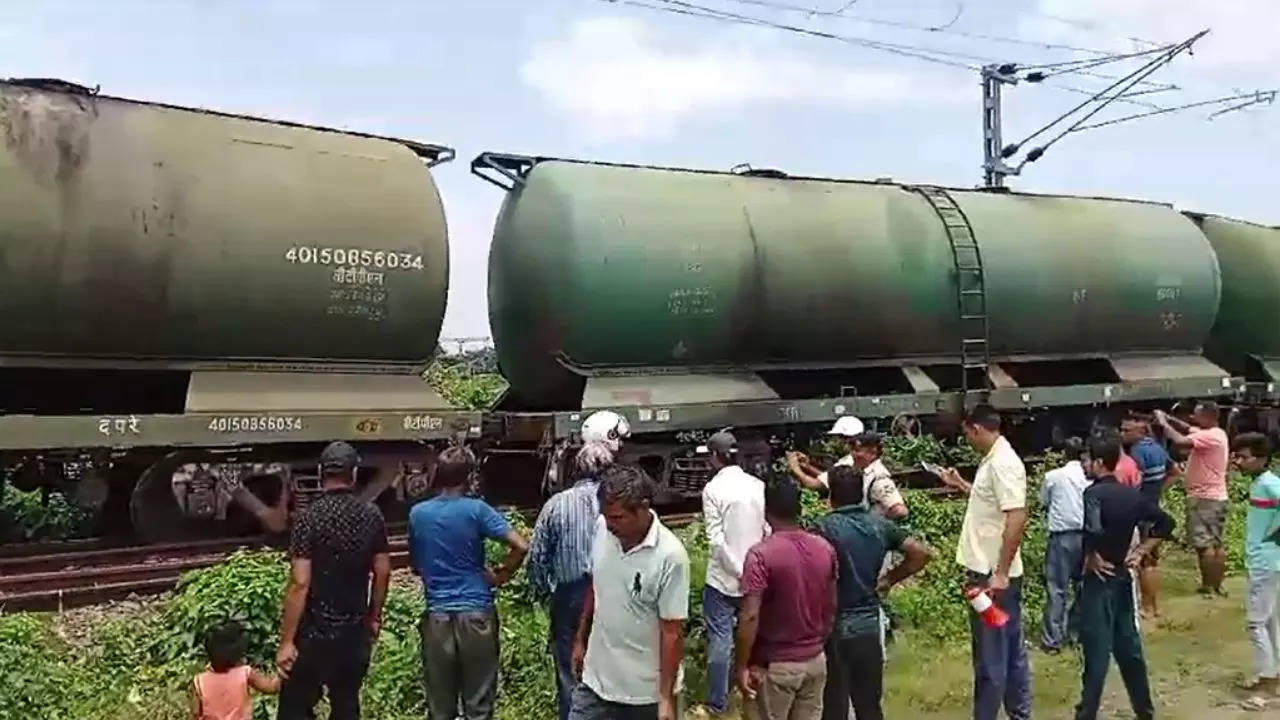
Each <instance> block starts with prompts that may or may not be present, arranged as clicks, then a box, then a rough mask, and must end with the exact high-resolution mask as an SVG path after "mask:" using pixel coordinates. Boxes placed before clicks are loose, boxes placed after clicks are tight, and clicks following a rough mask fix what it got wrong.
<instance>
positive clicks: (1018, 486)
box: [940, 405, 1031, 720]
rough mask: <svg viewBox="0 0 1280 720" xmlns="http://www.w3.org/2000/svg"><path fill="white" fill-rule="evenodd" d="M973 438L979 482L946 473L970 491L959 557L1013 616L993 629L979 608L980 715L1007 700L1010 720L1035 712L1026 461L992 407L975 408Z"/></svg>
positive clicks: (973, 626) (991, 713)
mask: <svg viewBox="0 0 1280 720" xmlns="http://www.w3.org/2000/svg"><path fill="white" fill-rule="evenodd" d="M962 425H963V429H964V435H965V439H967V440H968V441H969V444H970V445H972V446H973V448H974V449H975V450H977V451H978V452H980V453H982V455H983V458H982V462H981V463H980V464H979V465H978V470H977V473H976V474H975V475H974V478H973V483H972V484H970V483H969V482H967V481H965V479H964V478H962V477H960V473H959V472H957V471H956V469H955V468H947V469H946V470H944V471H943V472H942V474H941V475H940V477H941V479H942V481H943V482H944V483H946V484H947V485H949V486H951V487H953V488H955V489H957V490H960V491H961V492H964V493H965V494H967V495H968V496H969V505H968V507H967V509H966V510H965V514H964V524H963V525H962V526H961V528H960V542H959V544H958V546H957V548H956V562H957V563H959V564H960V565H961V566H962V567H963V568H964V569H965V574H966V583H967V584H969V585H976V586H980V587H984V588H986V589H987V590H988V592H990V593H991V595H992V596H993V599H994V600H995V601H996V602H997V603H998V604H999V605H1000V607H1001V608H1002V609H1003V610H1004V611H1005V612H1006V613H1008V614H1009V622H1008V623H1006V624H1005V625H1003V626H1001V627H998V628H993V627H989V626H987V625H986V624H985V623H983V622H982V620H980V619H979V618H978V616H977V615H976V614H973V613H971V614H970V617H969V628H970V632H971V637H972V642H973V689H974V696H973V717H974V720H995V718H996V715H997V714H998V713H999V712H1000V707H1001V705H1003V706H1004V709H1005V713H1007V714H1008V717H1009V720H1027V719H1028V718H1030V717H1031V666H1030V663H1029V662H1028V660H1027V649H1026V647H1025V645H1024V644H1023V636H1022V555H1021V553H1020V550H1019V547H1020V546H1021V544H1022V533H1023V530H1024V529H1025V528H1026V526H1027V472H1026V468H1024V467H1023V465H1022V459H1021V458H1019V457H1018V454H1017V453H1016V452H1015V451H1014V449H1013V446H1012V445H1010V444H1009V441H1008V440H1007V439H1006V438H1005V437H1004V436H1003V435H1001V434H1000V415H999V414H997V413H996V411H995V410H994V409H993V408H991V407H990V406H988V405H979V406H977V407H975V408H974V409H973V410H972V411H970V413H969V415H968V417H966V418H965V420H964V422H963V424H962Z"/></svg>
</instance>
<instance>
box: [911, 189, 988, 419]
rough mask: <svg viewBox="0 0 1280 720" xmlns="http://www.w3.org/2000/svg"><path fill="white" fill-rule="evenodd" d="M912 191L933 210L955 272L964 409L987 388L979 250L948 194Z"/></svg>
mask: <svg viewBox="0 0 1280 720" xmlns="http://www.w3.org/2000/svg"><path fill="white" fill-rule="evenodd" d="M915 189H916V191H917V192H919V193H920V194H921V195H923V196H924V197H925V199H926V200H928V201H929V204H930V205H932V206H933V210H934V212H936V213H937V214H938V217H939V219H941V220H942V227H943V228H944V229H945V230H946V232H947V241H948V242H949V243H950V245H951V259H952V261H953V262H954V263H955V268H956V305H957V309H958V310H959V316H960V390H961V392H962V393H964V402H965V406H966V407H968V404H969V393H970V392H971V391H972V390H975V389H976V390H979V391H980V393H979V397H980V398H982V399H985V396H986V393H987V391H988V390H990V388H991V377H990V375H989V374H988V372H987V370H988V368H989V366H990V365H991V349H990V348H991V345H990V342H989V338H990V333H991V324H990V321H989V318H988V316H987V283H986V275H985V273H984V272H983V268H982V248H980V247H979V246H978V239H977V237H976V236H975V235H974V234H973V227H972V226H971V225H969V218H967V217H965V214H964V211H962V210H961V209H960V206H958V205H956V201H955V200H954V199H953V198H952V197H951V193H949V192H947V191H946V190H945V189H943V188H940V187H936V186H932V185H920V186H917V187H916V188H915ZM974 373H977V374H978V377H979V378H981V379H980V380H979V381H978V383H977V387H974V386H973V385H971V384H970V382H969V380H970V377H971V375H972V374H974ZM976 399H978V398H975V400H976Z"/></svg>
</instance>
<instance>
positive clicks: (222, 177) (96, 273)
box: [0, 83, 448, 372]
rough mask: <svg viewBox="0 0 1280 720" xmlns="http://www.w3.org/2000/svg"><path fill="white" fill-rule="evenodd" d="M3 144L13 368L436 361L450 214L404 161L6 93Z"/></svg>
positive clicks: (343, 139)
mask: <svg viewBox="0 0 1280 720" xmlns="http://www.w3.org/2000/svg"><path fill="white" fill-rule="evenodd" d="M0 137H2V138H3V141H2V142H0V187H3V191H2V192H0V287H3V288H4V291H3V292H2V293H0V316H2V317H4V318H5V322H4V323H3V324H0V356H2V357H3V361H4V362H5V363H8V364H40V365H48V366H59V365H64V364H72V363H84V362H86V361H89V362H95V363H105V364H112V363H119V362H123V361H139V362H142V363H143V364H145V365H147V366H154V367H191V366H200V367H206V366H214V367H217V366H227V365H235V366H245V365H256V366H291V367H301V368H303V369H310V368H317V367H318V366H320V365H325V366H328V367H333V366H335V365H336V366H343V367H348V366H353V367H358V368H363V369H380V370H389V371H400V370H403V371H406V372H408V371H410V370H411V369H412V368H415V367H418V366H420V365H421V364H422V363H423V362H424V361H425V360H426V359H427V358H428V357H429V356H430V355H431V353H432V352H433V351H434V348H435V344H436V339H437V336H438V334H439V330H440V323H441V320H442V318H443V314H444V307H445V293H446V283H447V273H448V243H447V238H446V233H445V221H444V212H443V208H442V206H441V202H440V198H439V195H438V194H437V192H436V189H435V185H434V183H433V181H432V179H431V176H430V173H429V172H428V170H427V168H426V167H425V166H424V163H423V160H422V159H421V158H420V157H419V156H418V155H417V154H415V152H414V151H413V150H411V149H410V147H408V146H407V145H406V144H401V143H398V142H395V141H392V140H388V139H380V138H373V137H366V136H357V135H354V134H349V133H342V132H336V131H326V130H322V129H313V128H307V127H302V126H293V125H287V124H282V123H274V122H270V121H261V120H255V119H250V118H241V117H233V116H226V115H220V114H215V113H209V112H203V111H194V110H187V109H182V108H173V107H168V106H159V105H152V104H146V103H139V102H133V101H125V100H120V99H115V98H107V97H99V96H92V95H87V94H83V93H70V92H69V93H63V92H53V91H50V90H47V89H37V88H33V87H26V86H20V85H11V84H7V83H5V84H0ZM415 147H418V148H419V150H421V147H422V146H415ZM439 149H440V150H442V151H447V148H439Z"/></svg>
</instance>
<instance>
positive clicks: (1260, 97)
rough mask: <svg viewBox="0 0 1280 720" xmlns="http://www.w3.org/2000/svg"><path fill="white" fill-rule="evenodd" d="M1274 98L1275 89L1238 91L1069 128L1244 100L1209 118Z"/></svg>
mask: <svg viewBox="0 0 1280 720" xmlns="http://www.w3.org/2000/svg"><path fill="white" fill-rule="evenodd" d="M1275 99H1276V91H1275V90H1255V91H1253V92H1249V93H1239V94H1237V95H1229V96H1227V97H1220V98H1216V99H1214V100H1201V101H1200V102H1193V103H1187V104H1185V105H1178V106H1176V107H1168V108H1160V109H1159V110H1152V111H1151V112H1144V113H1136V114H1133V115H1125V116H1124V117H1118V118H1112V119H1110V120H1103V121H1101V122H1096V123H1091V124H1089V125H1081V126H1079V127H1076V128H1075V129H1073V130H1071V132H1084V131H1085V130H1093V129H1095V128H1100V127H1106V126H1108V125H1116V124H1119V123H1122V122H1128V121H1130V120H1137V119H1139V118H1144V117H1151V116H1153V115H1163V114H1165V113H1171V112H1177V111H1179V110H1190V109H1191V108H1197V107H1204V106H1206V105H1218V104H1221V103H1227V102H1232V101H1235V100H1244V101H1245V102H1242V103H1239V104H1238V105H1232V106H1231V107H1229V108H1223V109H1221V110H1219V111H1218V112H1216V113H1213V114H1212V115H1210V116H1209V118H1210V119H1212V118H1215V117H1217V116H1219V115H1222V114H1224V113H1229V112H1233V111H1235V110H1240V109H1242V108H1246V107H1249V106H1251V105H1260V104H1262V103H1272V102H1275Z"/></svg>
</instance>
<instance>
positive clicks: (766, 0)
mask: <svg viewBox="0 0 1280 720" xmlns="http://www.w3.org/2000/svg"><path fill="white" fill-rule="evenodd" d="M617 1H622V2H625V0H605V2H617ZM657 1H658V2H662V3H663V4H664V5H670V4H671V3H669V2H667V1H666V0H657ZM727 1H728V2H734V3H738V4H740V5H751V6H754V7H762V8H769V9H773V10H779V11H784V12H793V13H803V14H806V15H810V16H820V17H831V18H840V19H845V20H854V21H858V22H866V23H868V24H873V25H883V26H886V27H893V28H898V29H903V30H914V31H918V32H930V33H942V34H946V35H955V36H958V37H966V38H972V39H980V40H992V41H996V42H1005V43H1011V44H1017V45H1026V46H1029V47H1043V48H1052V49H1061V50H1070V51H1073V52H1087V53H1092V54H1094V55H1097V56H1098V57H1093V58H1082V59H1078V60H1072V61H1067V62H1065V63H1061V64H1062V65H1068V64H1074V63H1089V64H1087V65H1085V66H1084V67H1083V68H1080V69H1077V70H1074V71H1070V70H1069V71H1066V72H1074V73H1075V74H1078V75H1083V76H1087V77H1094V78H1098V79H1100V80H1116V79H1118V76H1116V75H1107V74H1105V73H1095V72H1088V71H1087V68H1090V67H1096V66H1097V65H1103V64H1106V63H1108V62H1113V61H1117V60H1123V59H1127V58H1131V57H1137V56H1139V55H1142V54H1150V53H1152V52H1155V51H1147V52H1145V53H1138V54H1135V53H1126V54H1120V55H1116V54H1114V53H1107V52H1106V51H1104V50H1098V49H1094V48H1081V47H1074V46H1071V45H1060V44H1055V43H1045V42H1041V41H1034V40H1019V39H1017V38H1009V37H1002V36H998V35H987V34H984V33H971V32H966V31H963V30H951V29H950V28H949V26H950V24H951V23H954V22H955V21H956V20H957V19H958V18H959V17H960V16H959V15H957V16H956V17H955V18H953V19H952V20H951V21H950V22H949V23H947V24H945V25H942V26H925V25H916V24H912V23H907V22H902V21H897V20H888V19H884V18H876V17H871V16H865V15H847V14H844V12H843V9H844V8H842V9H841V10H834V11H831V10H827V11H824V10H818V9H816V8H812V7H806V6H803V5H795V4H791V3H786V2H778V1H776V0H727ZM628 4H638V3H628ZM677 4H678V5H681V6H686V7H687V6H688V5H691V3H687V2H680V3H677ZM850 6H852V3H850V4H847V5H846V6H844V7H845V8H847V7H850ZM643 7H649V8H651V9H662V8H657V7H655V6H653V5H650V4H645V5H643ZM698 7H700V8H701V9H702V10H703V11H705V13H707V14H699V15H698V17H721V18H724V19H725V20H738V21H741V22H747V23H749V24H754V25H766V26H771V27H775V28H778V27H779V25H784V24H781V23H774V22H773V21H771V20H768V19H766V18H759V17H753V16H749V15H740V14H738V13H733V12H729V11H727V10H721V9H719V8H712V7H709V6H698ZM961 7H963V5H961ZM710 13H715V15H711V14H710ZM681 14H685V15H690V14H693V13H691V12H682V13H681ZM780 29H788V30H792V31H797V30H808V28H798V27H796V26H792V25H785V27H784V28H780ZM812 32H814V33H822V32H823V31H812ZM831 34H834V33H831ZM846 37H847V36H846ZM862 39H863V40H866V41H867V42H874V43H881V44H884V45H888V46H891V47H899V48H914V50H915V51H918V52H928V53H932V54H935V55H941V56H947V57H954V58H960V59H962V60H975V61H977V62H980V63H999V62H1000V61H999V60H996V59H994V58H990V57H984V56H981V55H973V54H970V53H961V52H954V51H948V50H939V49H935V48H920V47H916V46H909V45H902V44H899V43H888V42H884V41H878V40H870V39H867V38H862ZM1094 63H1096V64H1094ZM1058 65H1059V63H1050V64H1046V65H1031V66H1026V67H1028V68H1043V67H1057V66H1058ZM1020 67H1022V66H1020ZM1055 74H1058V73H1055ZM1144 84H1150V85H1154V86H1160V87H1164V88H1167V89H1175V88H1177V86H1176V85H1172V84H1169V83H1156V82H1150V83H1144Z"/></svg>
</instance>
